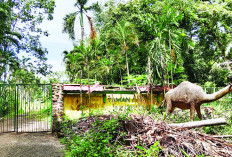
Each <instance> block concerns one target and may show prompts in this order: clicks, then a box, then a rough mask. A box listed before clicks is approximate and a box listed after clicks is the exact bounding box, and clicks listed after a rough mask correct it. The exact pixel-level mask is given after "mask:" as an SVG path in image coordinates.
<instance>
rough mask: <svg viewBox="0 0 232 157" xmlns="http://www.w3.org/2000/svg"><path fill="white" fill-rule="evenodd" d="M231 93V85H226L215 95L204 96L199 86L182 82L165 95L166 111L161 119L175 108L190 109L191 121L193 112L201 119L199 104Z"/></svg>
mask: <svg viewBox="0 0 232 157" xmlns="http://www.w3.org/2000/svg"><path fill="white" fill-rule="evenodd" d="M231 91H232V88H231V85H228V86H226V87H225V88H223V89H221V90H219V91H218V92H216V93H213V94H206V93H205V92H204V90H203V88H202V87H201V86H198V85H196V84H193V83H191V82H188V81H184V82H182V83H180V84H179V85H178V86H177V87H176V88H174V89H171V90H170V91H168V92H167V93H166V94H165V98H164V102H163V103H165V102H166V103H167V110H166V113H165V114H164V118H163V119H165V118H166V116H167V115H168V114H170V113H172V111H173V110H174V109H175V108H176V107H177V108H180V109H182V110H184V109H190V120H191V121H193V117H194V113H195V110H196V111H197V115H198V117H199V118H200V119H202V116H201V109H200V105H201V104H203V103H209V102H213V101H216V100H218V99H220V98H221V97H223V96H224V95H226V94H228V93H229V92H231Z"/></svg>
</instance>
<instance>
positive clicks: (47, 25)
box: [40, 0, 106, 72]
mask: <svg viewBox="0 0 232 157" xmlns="http://www.w3.org/2000/svg"><path fill="white" fill-rule="evenodd" d="M104 1H106V0H101V1H100V3H103V2H104ZM93 2H96V0H89V2H88V4H87V6H89V5H91V4H92V3H93ZM74 3H75V0H56V7H55V10H54V14H53V17H54V18H53V20H52V21H44V22H43V23H42V24H41V28H42V29H43V30H47V31H48V33H49V34H50V35H49V36H48V37H41V39H40V41H41V43H42V46H43V47H44V48H47V50H48V55H47V58H48V62H47V63H48V64H51V65H52V66H53V68H52V71H53V72H59V71H64V70H65V65H64V63H63V57H64V56H63V55H62V53H63V51H65V50H66V51H70V50H72V49H73V41H72V40H71V39H69V37H68V34H64V33H62V26H63V18H64V17H65V15H66V14H68V13H72V12H75V11H76V10H77V8H75V7H74ZM88 15H90V16H91V13H90V14H88ZM78 18H79V17H78ZM76 21H77V22H76V30H75V31H76V38H77V40H80V38H81V33H80V25H79V19H77V20H76ZM84 24H85V37H87V36H88V35H89V24H88V21H87V19H86V18H85V19H84Z"/></svg>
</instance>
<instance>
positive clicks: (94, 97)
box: [64, 94, 164, 119]
mask: <svg viewBox="0 0 232 157" xmlns="http://www.w3.org/2000/svg"><path fill="white" fill-rule="evenodd" d="M157 95H158V97H157ZM152 96H153V103H152V104H153V105H156V106H160V105H161V103H162V101H163V99H164V98H163V94H153V95H152ZM103 97H105V98H103ZM157 98H158V100H157ZM104 100H105V102H104ZM90 101H91V103H90V106H89V103H88V102H89V97H88V95H87V94H82V102H83V107H84V108H83V109H81V98H80V94H65V95H64V113H65V114H66V115H67V116H68V117H69V118H72V119H76V118H78V117H80V115H81V113H82V112H84V111H86V110H89V108H91V109H99V108H103V109H107V108H112V107H113V108H115V107H118V106H132V107H140V106H144V107H149V106H150V105H151V95H150V94H149V95H147V94H140V95H138V94H105V95H103V94H91V97H90Z"/></svg>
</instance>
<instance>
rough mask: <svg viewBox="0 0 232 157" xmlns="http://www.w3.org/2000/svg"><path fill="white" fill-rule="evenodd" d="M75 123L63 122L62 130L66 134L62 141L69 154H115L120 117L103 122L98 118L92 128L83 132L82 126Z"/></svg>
mask: <svg viewBox="0 0 232 157" xmlns="http://www.w3.org/2000/svg"><path fill="white" fill-rule="evenodd" d="M74 124H75V123H72V122H71V121H67V122H64V123H63V126H62V127H63V128H62V132H64V134H65V136H66V137H64V138H63V139H62V140H61V141H62V143H63V144H65V145H66V149H67V151H66V153H67V156H115V154H116V149H117V148H118V147H119V146H118V145H117V139H116V137H118V134H120V132H118V130H120V124H119V120H118V119H111V120H106V121H104V122H101V121H100V120H96V121H95V122H94V123H92V126H91V129H90V130H89V131H86V132H85V133H83V134H80V133H79V131H83V130H82V129H81V128H75V127H72V126H73V125H74Z"/></svg>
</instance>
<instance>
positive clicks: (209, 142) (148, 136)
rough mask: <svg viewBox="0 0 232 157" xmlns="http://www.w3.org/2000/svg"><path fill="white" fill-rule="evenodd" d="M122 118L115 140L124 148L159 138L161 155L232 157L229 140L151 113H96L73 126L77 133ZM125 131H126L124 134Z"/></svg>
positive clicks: (145, 146) (129, 149)
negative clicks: (179, 125)
mask: <svg viewBox="0 0 232 157" xmlns="http://www.w3.org/2000/svg"><path fill="white" fill-rule="evenodd" d="M111 119H118V120H119V122H120V127H119V128H118V133H117V134H114V136H115V137H114V142H117V143H119V144H121V145H122V146H123V149H125V150H128V151H132V150H137V149H138V147H137V146H138V145H140V146H142V147H143V148H145V149H149V148H150V147H151V146H152V145H153V144H155V143H156V142H157V141H159V145H158V146H159V147H161V148H162V149H160V150H159V153H158V156H170V155H174V156H179V157H182V156H183V157H184V156H186V155H185V154H188V155H189V156H197V155H202V154H204V155H205V156H225V157H232V145H231V144H229V143H228V142H225V141H222V140H219V139H218V138H214V137H213V136H212V135H207V134H204V133H201V132H198V131H195V130H194V129H187V128H185V129H180V128H177V127H171V126H169V125H168V124H167V123H166V122H163V121H161V122H157V121H155V120H154V119H153V118H152V117H151V116H142V115H130V116H129V117H127V118H119V116H113V115H96V116H90V117H86V118H83V119H80V120H79V121H78V122H76V123H74V124H73V125H72V126H71V129H72V131H73V132H74V133H76V134H82V135H84V134H85V133H87V132H89V131H90V130H91V129H94V126H93V125H92V124H93V123H94V122H96V121H100V122H104V121H106V120H111ZM120 132H124V133H126V134H123V136H122V134H120Z"/></svg>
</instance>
